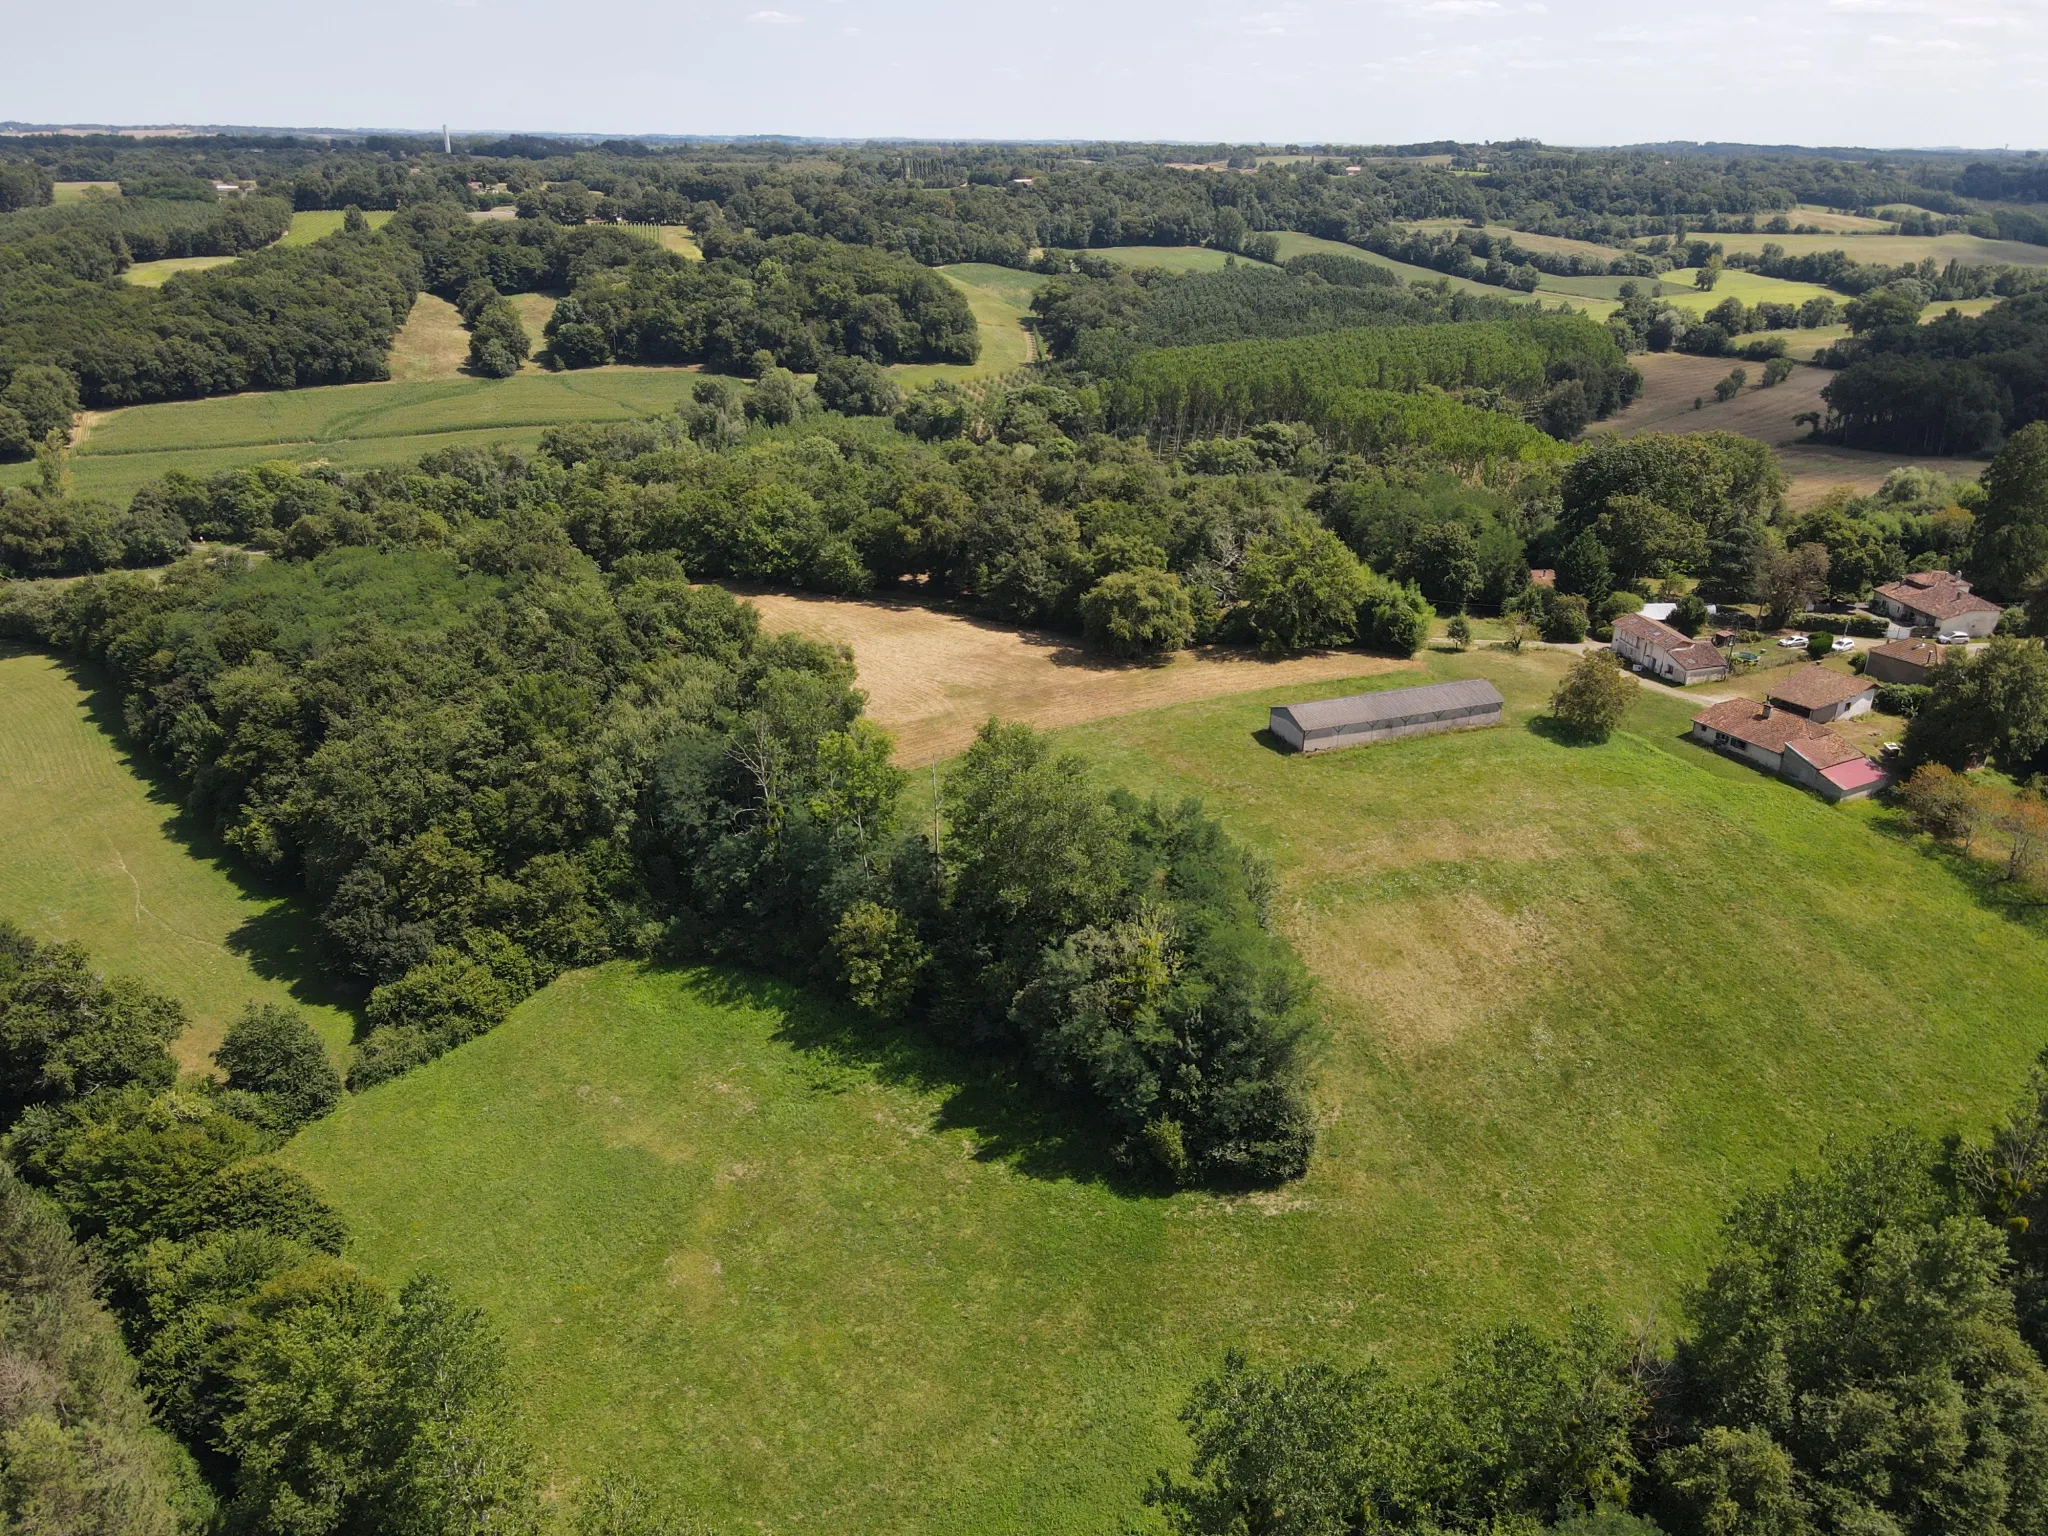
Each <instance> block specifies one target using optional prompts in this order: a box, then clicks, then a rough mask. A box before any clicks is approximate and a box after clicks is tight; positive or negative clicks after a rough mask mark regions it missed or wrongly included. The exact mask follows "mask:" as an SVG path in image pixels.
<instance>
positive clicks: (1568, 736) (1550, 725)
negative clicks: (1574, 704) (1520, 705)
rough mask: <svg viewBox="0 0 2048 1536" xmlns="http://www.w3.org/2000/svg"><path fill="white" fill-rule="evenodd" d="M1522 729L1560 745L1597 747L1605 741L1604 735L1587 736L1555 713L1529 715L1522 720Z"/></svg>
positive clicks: (1604, 743)
mask: <svg viewBox="0 0 2048 1536" xmlns="http://www.w3.org/2000/svg"><path fill="white" fill-rule="evenodd" d="M1522 729H1523V730H1525V731H1527V732H1528V733H1529V734H1530V735H1531V736H1541V737H1542V738H1543V739H1544V740H1545V741H1547V742H1550V743H1552V744H1553V745H1555V746H1560V747H1598V746H1604V745H1606V743H1607V738H1606V737H1605V736H1589V735H1587V734H1586V733H1585V732H1584V731H1581V730H1580V729H1579V728H1578V727H1576V726H1572V725H1567V724H1565V722H1564V721H1562V720H1560V719H1558V718H1557V716H1555V715H1530V716H1529V717H1528V718H1527V719H1526V720H1524V721H1523V722H1522Z"/></svg>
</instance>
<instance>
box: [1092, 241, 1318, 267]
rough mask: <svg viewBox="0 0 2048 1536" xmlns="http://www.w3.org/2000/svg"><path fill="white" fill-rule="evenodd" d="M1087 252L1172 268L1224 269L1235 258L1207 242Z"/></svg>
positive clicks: (1121, 262) (1107, 258)
mask: <svg viewBox="0 0 2048 1536" xmlns="http://www.w3.org/2000/svg"><path fill="white" fill-rule="evenodd" d="M1088 254H1089V255H1091V256H1100V257H1101V258H1102V259H1103V260H1105V261H1113V262H1116V263H1117V264H1118V265H1120V266H1126V267H1164V268H1165V269H1166V270H1167V271H1169V272H1221V271H1222V270H1223V267H1224V264H1225V263H1226V262H1228V261H1230V260H1232V259H1233V258H1232V257H1231V255H1230V253H1229V252H1228V251H1218V250H1212V249H1211V248H1210V247H1208V246H1206V245H1105V246H1101V247H1099V248H1097V249H1094V250H1091V251H1090V252H1089V253H1088ZM1235 259H1236V260H1238V261H1243V260H1244V259H1245V258H1244V257H1242V256H1240V257H1237V258H1235ZM1283 259H1284V258H1283Z"/></svg>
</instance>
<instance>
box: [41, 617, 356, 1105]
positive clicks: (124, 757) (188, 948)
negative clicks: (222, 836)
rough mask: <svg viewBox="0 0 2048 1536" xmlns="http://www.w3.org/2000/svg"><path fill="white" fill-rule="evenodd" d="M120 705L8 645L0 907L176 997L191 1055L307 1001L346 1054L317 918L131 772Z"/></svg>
mask: <svg viewBox="0 0 2048 1536" xmlns="http://www.w3.org/2000/svg"><path fill="white" fill-rule="evenodd" d="M83 676H84V678H85V680H86V681H87V682H90V681H91V679H90V675H89V674H85V675H83ZM119 709H120V701H119V700H118V699H117V698H113V697H111V696H109V695H108V694H106V693H103V692H102V693H97V694H93V693H88V692H87V690H86V688H85V687H83V686H81V680H80V675H74V673H73V672H72V671H71V670H70V669H68V668H67V667H66V666H64V665H63V664H61V663H59V662H57V661H55V660H52V659H51V658H50V657H48V656H43V655H37V654H33V653H30V652H26V651H22V650H20V649H18V648H16V647H12V646H9V645H7V644H5V643H4V642H0V917H4V918H6V919H8V920H9V921H11V922H13V923H16V924H18V925H19V926H20V927H22V928H24V929H26V930H27V931H28V932H29V933H31V934H33V935H35V936H36V937H37V938H42V939H70V940H75V941H76V942H78V943H81V944H83V945H85V946H86V947H87V948H88V949H90V950H91V951H92V952H93V956H94V958H95V959H96V960H98V961H99V962H100V964H101V965H103V966H104V967H105V968H106V970H107V971H108V972H109V973H110V974H114V975H127V976H138V977H141V978H142V979H143V980H145V981H148V982H150V983H152V984H153V985H155V986H158V987H161V988H163V989H164V990H165V991H167V992H169V993H171V994H172V995H173V996H175V997H176V998H178V999H179V1000H180V1001H181V1002H183V1003H184V1005H185V1007H186V1009H187V1011H188V1012H190V1014H191V1015H192V1020H193V1023H192V1028H191V1029H190V1030H188V1031H187V1032H186V1034H185V1036H184V1038H183V1039H181V1040H180V1041H179V1042H178V1047H177V1049H178V1055H179V1058H180V1060H181V1061H182V1062H183V1063H184V1064H185V1065H186V1066H187V1067H192V1068H203V1067H205V1065H206V1056H207V1053H208V1052H210V1051H211V1050H212V1049H213V1048H214V1046H216V1045H218V1044H219V1043H220V1036H221V1032H222V1030H224V1029H225V1028H226V1027H227V1025H228V1024H229V1023H230V1022H231V1021H232V1020H233V1018H234V1016H235V1015H236V1014H237V1013H239V1012H240V1011H241V1010H242V1008H243V1006H244V1005H245V1004H247V1003H248V1002H250V1001H252V1000H257V1001H263V1002H278V1003H294V1004H296V1005H298V1006H299V1007H301V1008H303V1009H304V1010H305V1012H306V1015H307V1016H308V1017H309V1018H310V1019H312V1020H313V1022H314V1023H315V1024H316V1025H318V1026H319V1028H320V1031H321V1033H322V1034H323V1035H325V1036H326V1038H327V1042H328V1044H329V1046H330V1047H331V1048H333V1049H334V1050H335V1051H336V1052H337V1053H340V1052H341V1051H343V1050H344V1049H345V1047H346V1045H347V1042H348V1040H349V1037H350V1034H351V1032H352V1028H353V1026H352V1021H351V1018H350V1016H349V1015H348V1014H347V1013H345V1012H343V1011H342V1009H340V1008H339V1007H336V1006H334V1003H335V997H334V994H333V992H332V990H331V989H330V988H328V987H327V986H326V985H324V984H323V983H321V982H319V981H318V980H316V979H315V973H314V972H313V970H312V968H311V965H310V961H309V958H308V949H309V941H310V939H311V928H310V925H309V924H308V923H307V922H306V921H305V919H304V918H303V916H302V915H301V914H300V912H299V909H298V908H297V907H296V906H295V905H294V904H293V903H292V902H290V901H288V900H286V899H284V898H283V897H282V896H280V895H278V894H277V893H275V892H272V891H267V890H264V889H262V888H261V887H259V886H257V885H256V884H254V883H253V882H251V881H250V880H249V879H248V878H247V876H246V875H244V874H242V873H241V872H240V871H238V870H237V869H236V868H235V866H233V865H232V864H230V863H229V862H228V858H227V856H226V855H225V853H224V852H222V851H221V850H220V849H218V848H216V847H215V846H214V844H213V842H212V840H211V839H210V838H208V837H207V836H206V835H205V833H204V832H203V831H202V830H200V829H199V828H197V827H194V826H193V825H191V824H190V822H189V821H188V820H187V818H185V817H184V815H183V814H182V813H181V810H180V808H179V806H178V804H177V803H176V801H175V799H174V798H173V797H172V795H170V794H169V793H167V792H166V791H164V790H163V789H162V788H161V787H159V786H157V785H155V784H153V783H152V782H151V781H150V780H148V779H146V778H145V777H142V776H141V775H140V774H139V773H138V772H137V770H138V768H140V767H142V765H141V764H138V763H137V762H135V761H134V760H132V759H131V758H130V757H129V755H128V754H127V753H126V752H125V751H124V750H123V748H122V747H121V746H120V744H119V743H118V742H117V741H116V739H115V737H114V734H113V732H114V730H115V728H116V724H115V722H116V721H117V720H118V718H119Z"/></svg>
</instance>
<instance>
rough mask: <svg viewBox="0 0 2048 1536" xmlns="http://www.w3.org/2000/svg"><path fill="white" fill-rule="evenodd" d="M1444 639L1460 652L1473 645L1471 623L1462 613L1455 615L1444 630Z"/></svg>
mask: <svg viewBox="0 0 2048 1536" xmlns="http://www.w3.org/2000/svg"><path fill="white" fill-rule="evenodd" d="M1444 637H1445V638H1446V639H1448V640H1449V641H1450V642H1451V644H1453V645H1455V646H1456V647H1457V648H1458V649H1459V650H1461V651H1462V650H1464V649H1465V648H1466V647H1468V646H1469V645H1471V643H1472V625H1471V622H1470V621H1469V620H1467V619H1466V617H1465V615H1463V614H1462V613H1460V614H1456V615H1454V616H1453V617H1452V619H1451V622H1450V624H1449V625H1448V626H1447V627H1446V628H1445V630H1444Z"/></svg>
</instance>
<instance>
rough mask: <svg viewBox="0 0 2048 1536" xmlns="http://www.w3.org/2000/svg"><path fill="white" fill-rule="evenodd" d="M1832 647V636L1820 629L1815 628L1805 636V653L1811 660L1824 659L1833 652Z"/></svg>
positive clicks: (1833, 647)
mask: <svg viewBox="0 0 2048 1536" xmlns="http://www.w3.org/2000/svg"><path fill="white" fill-rule="evenodd" d="M1834 649H1835V642H1834V637H1833V636H1831V635H1828V634H1826V633H1823V632H1822V631H1820V630H1815V631H1814V632H1813V633H1812V634H1810V635H1808V636H1807V637H1806V654H1807V656H1808V657H1809V658H1810V659H1811V660H1814V661H1826V660H1827V659H1828V657H1829V656H1831V655H1833V654H1834Z"/></svg>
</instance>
